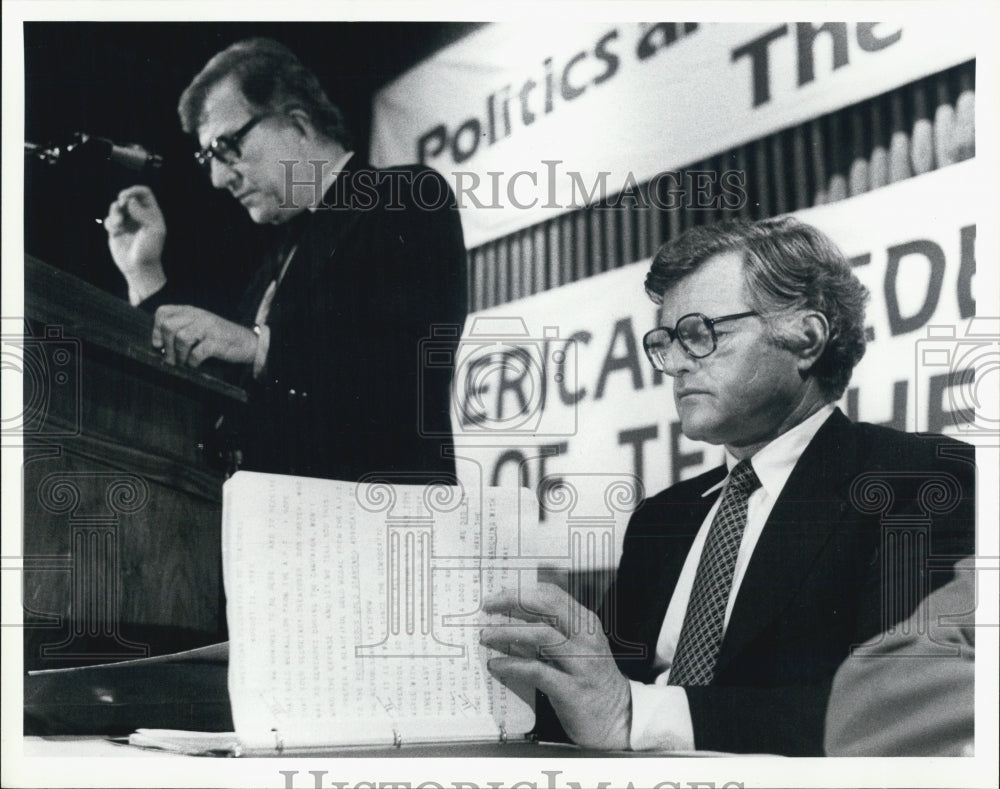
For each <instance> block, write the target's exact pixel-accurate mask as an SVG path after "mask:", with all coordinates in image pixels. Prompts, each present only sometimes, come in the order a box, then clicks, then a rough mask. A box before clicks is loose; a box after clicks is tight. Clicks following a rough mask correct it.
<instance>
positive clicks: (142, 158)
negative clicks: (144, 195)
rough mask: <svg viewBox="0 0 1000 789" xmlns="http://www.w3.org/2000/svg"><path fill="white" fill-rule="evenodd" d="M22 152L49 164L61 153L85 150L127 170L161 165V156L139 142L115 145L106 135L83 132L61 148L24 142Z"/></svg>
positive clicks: (58, 157)
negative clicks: (100, 135)
mask: <svg viewBox="0 0 1000 789" xmlns="http://www.w3.org/2000/svg"><path fill="white" fill-rule="evenodd" d="M24 152H25V154H30V155H33V156H35V157H36V158H38V159H40V160H41V161H44V162H48V163H49V164H56V163H57V162H58V161H59V159H60V158H61V157H62V156H63V154H73V153H76V152H80V153H84V152H86V153H87V154H89V155H94V154H96V156H97V157H98V158H101V159H106V160H107V161H110V162H114V163H115V164H120V165H121V166H122V167H127V168H128V169H129V170H145V169H147V168H148V169H151V170H156V169H159V168H160V167H162V166H163V157H162V156H159V155H157V154H155V153H150V152H149V151H147V150H146V149H145V148H143V147H142V146H141V145H139V144H136V143H133V144H131V145H117V144H115V143H114V142H112V141H111V140H109V139H107V138H106V137H94V136H92V135H90V134H84V133H83V132H77V133H76V134H74V135H73V139H72V141H71V142H70V143H68V144H67V145H65V146H63V147H62V148H60V147H59V146H49V147H48V148H44V147H42V146H40V145H35V144H33V143H28V142H26V143H25V144H24Z"/></svg>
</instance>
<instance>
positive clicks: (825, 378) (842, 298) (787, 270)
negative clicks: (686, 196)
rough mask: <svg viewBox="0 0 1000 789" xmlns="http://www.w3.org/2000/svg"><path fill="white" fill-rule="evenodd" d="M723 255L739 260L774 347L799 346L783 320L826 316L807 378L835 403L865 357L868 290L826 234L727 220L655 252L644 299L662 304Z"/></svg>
mask: <svg viewBox="0 0 1000 789" xmlns="http://www.w3.org/2000/svg"><path fill="white" fill-rule="evenodd" d="M725 252H739V253H742V255H743V272H744V282H745V283H746V289H747V296H748V299H749V302H750V305H751V306H752V307H753V309H754V310H756V311H757V312H759V313H761V314H762V315H763V316H764V317H765V319H766V323H767V326H768V331H769V333H770V335H771V338H772V340H773V341H774V342H775V343H776V344H778V345H779V346H781V347H784V348H789V349H791V350H795V349H796V348H797V346H798V340H797V339H796V335H793V334H792V333H791V332H790V331H789V330H788V327H787V325H786V322H785V321H784V320H782V319H783V318H785V317H788V316H790V315H791V314H793V313H794V312H796V311H798V310H802V309H809V310H816V311H817V312H820V313H822V314H823V315H825V316H826V319H827V322H828V323H829V325H830V334H829V338H828V340H827V344H826V348H825V350H824V351H823V354H822V355H821V356H820V358H819V359H817V360H816V363H815V364H814V365H813V367H812V369H811V371H810V372H811V374H812V375H814V376H816V379H817V382H818V383H819V385H820V389H821V390H822V392H823V394H824V395H825V396H826V397H827V399H828V400H830V401H833V400H836V399H838V398H839V397H840V396H841V395H842V394H843V393H844V390H845V389H846V388H847V383H848V381H850V379H851V372H852V371H853V370H854V366H855V365H856V364H857V363H858V362H859V361H861V357H862V356H864V354H865V328H864V321H865V304H866V303H867V301H868V289H867V288H865V286H864V285H862V284H861V282H859V281H858V278H857V277H855V276H854V273H853V272H852V271H851V266H850V264H849V263H848V262H847V260H846V258H845V257H844V254H843V253H842V252H841V251H840V250H839V249H838V248H837V245H836V244H834V243H833V241H831V240H830V239H829V238H828V237H827V236H826V235H824V234H823V233H821V232H820V231H819V230H817V229H816V228H814V227H812V226H810V225H807V224H805V223H804V222H800V221H799V220H797V219H795V218H793V217H776V218H774V219H765V220H762V221H760V222H749V221H746V220H727V221H724V222H718V223H716V224H713V225H705V226H698V227H693V228H691V229H690V230H688V231H686V232H684V233H682V234H681V235H680V236H678V237H677V238H676V239H675V240H673V241H671V242H669V243H667V244H664V245H663V246H662V247H660V249H659V251H658V252H657V253H656V255H655V256H654V257H653V264H652V266H651V267H650V269H649V274H647V275H646V293H648V294H649V297H650V298H651V299H652V300H653V301H654V302H656V303H657V304H662V303H663V296H664V294H665V293H666V292H667V290H669V289H670V288H671V287H673V286H674V285H676V284H677V283H678V282H679V281H680V280H682V279H683V278H684V277H686V276H688V275H689V274H691V273H692V272H694V271H695V270H696V269H697V268H698V267H699V266H701V265H702V263H704V262H705V261H706V260H708V259H709V258H711V257H714V256H715V255H718V254H721V253H725ZM709 317H711V316H709Z"/></svg>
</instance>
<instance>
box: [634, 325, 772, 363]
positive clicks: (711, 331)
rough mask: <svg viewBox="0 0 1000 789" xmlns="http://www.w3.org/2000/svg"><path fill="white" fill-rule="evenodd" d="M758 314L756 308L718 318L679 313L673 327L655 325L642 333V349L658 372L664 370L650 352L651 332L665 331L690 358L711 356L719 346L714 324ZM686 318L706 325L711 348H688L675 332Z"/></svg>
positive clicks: (667, 346)
mask: <svg viewBox="0 0 1000 789" xmlns="http://www.w3.org/2000/svg"><path fill="white" fill-rule="evenodd" d="M759 315H760V313H759V312H757V311H756V310H750V311H749V312H734V313H732V314H731V315H720V316H719V317H718V318H709V317H708V316H707V315H704V314H703V313H700V312H689V313H687V314H686V315H681V317H679V318H678V319H677V322H676V323H674V327H673V328H670V327H669V326H656V327H654V328H652V329H650V330H649V331H648V332H646V333H645V334H644V335H642V349H643V350H644V351H645V352H646V358H647V359H649V363H650V364H651V365H653V368H654V369H656V370H659V371H660V372H664V369H663V367H660V366H659V365H657V363H656V362H655V361H654V359H653V354H652V353H651V352H650V349H649V344H648V339H649V336H650V335H651V334H653V332H658V331H665V332H666V333H667V337H669V338H670V342H671V343H672V342H675V341H676V342H678V343H680V346H681V348H682V349H683V350H684V353H686V354H687V355H688V356H689V357H690V358H692V359H704V358H705V357H706V356H711V355H712V354H713V353H715V351H716V349H717V348H718V347H719V338H718V336H717V335H716V333H715V326H716V324H718V323H724V322H726V321H735V320H739V319H740V318H750V317H753V316H759ZM688 318H700V319H701V322H702V323H703V324H704V325H705V326H707V327H708V333H709V336H710V337H711V338H712V349H711V350H710V351H708V352H707V353H703V354H696V353H694V352H693V351H692V350H691V349H690V348H688V346H687V344H686V343H685V342H684V339H683V338H682V337H681V336H680V335H679V334H678V333H677V327H678V326H680V325H681V323H683V322H684V321H686V320H687V319H688ZM669 347H670V346H669V345H666V346H665V348H669ZM665 366H666V365H664V367H665Z"/></svg>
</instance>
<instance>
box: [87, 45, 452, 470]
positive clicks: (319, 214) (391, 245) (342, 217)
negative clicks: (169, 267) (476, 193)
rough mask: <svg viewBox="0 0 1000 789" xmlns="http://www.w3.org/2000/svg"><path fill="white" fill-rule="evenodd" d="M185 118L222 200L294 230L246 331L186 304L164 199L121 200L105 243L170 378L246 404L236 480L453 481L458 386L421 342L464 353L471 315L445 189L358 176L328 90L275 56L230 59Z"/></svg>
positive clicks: (210, 69)
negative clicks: (425, 359) (396, 477)
mask: <svg viewBox="0 0 1000 789" xmlns="http://www.w3.org/2000/svg"><path fill="white" fill-rule="evenodd" d="M178 111H179V114H180V119H181V124H182V126H183V128H184V130H185V131H186V132H189V133H191V134H194V135H196V136H197V138H198V145H199V148H200V150H198V152H197V153H196V158H197V160H198V162H199V163H200V164H201V165H202V167H203V168H204V170H205V173H206V175H207V177H208V179H209V180H210V182H211V184H212V186H213V187H215V188H216V189H225V190H226V191H228V192H229V193H230V194H231V195H232V196H233V198H234V199H235V200H238V201H239V202H240V204H241V205H242V206H243V207H244V208H245V209H246V211H247V214H248V215H249V217H250V219H251V220H252V221H253V222H255V223H258V224H275V225H280V226H281V227H282V228H283V230H284V231H285V232H284V234H283V236H284V240H283V243H281V244H280V247H279V248H278V249H277V250H274V251H273V252H272V253H271V254H268V255H265V259H264V260H263V262H262V261H255V262H253V263H252V265H253V266H255V267H257V271H256V274H255V275H254V276H253V277H252V279H251V282H250V285H249V287H248V288H247V291H246V293H245V295H244V297H243V299H242V301H241V304H240V308H239V315H240V320H239V321H238V322H232V321H229V320H226V319H224V318H222V317H220V316H218V315H215V314H213V313H211V312H208V311H206V310H203V309H199V308H197V307H194V306H191V305H188V304H184V303H178V301H177V299H176V298H175V296H174V293H173V289H172V287H171V283H170V282H169V281H168V279H167V276H166V275H165V273H164V269H163V265H162V252H163V246H164V240H165V238H166V232H167V228H166V225H165V221H164V218H163V214H162V212H161V211H160V209H159V206H158V205H157V202H156V198H155V196H154V195H153V193H152V191H151V190H150V189H149V188H147V187H145V186H133V187H131V188H128V189H125V190H123V191H122V192H121V193H119V195H118V197H117V199H116V200H115V201H114V202H112V204H111V205H110V207H109V209H108V215H107V218H106V220H105V222H104V226H105V228H106V230H107V232H108V244H109V247H110V249H111V254H112V256H113V258H114V260H115V263H116V264H117V266H118V268H119V269H120V270H121V272H122V274H123V275H124V277H125V279H126V282H127V284H128V290H129V300H130V301H131V302H132V304H133V305H136V306H140V307H142V308H143V309H146V310H149V311H155V322H154V327H153V333H152V344H153V346H154V347H156V348H158V349H159V350H160V352H161V353H162V355H163V360H164V362H165V363H166V364H171V365H186V366H189V367H198V366H199V365H201V364H202V363H203V362H205V361H207V360H209V359H215V360H220V361H221V362H225V363H227V364H228V365H229V366H231V367H232V369H233V372H234V375H235V376H237V377H238V378H239V380H240V381H241V384H242V385H243V386H244V387H245V388H246V389H247V392H248V399H249V404H248V407H247V409H246V410H245V412H244V413H242V414H241V415H239V416H238V417H237V418H232V417H230V418H229V419H228V421H227V422H225V423H224V424H225V427H226V429H227V433H228V435H229V437H230V439H229V440H230V441H231V447H232V450H233V451H232V452H231V453H230V454H231V458H232V462H231V468H235V467H242V468H245V469H249V470H254V471H264V472H272V473H284V474H297V475H303V476H315V477H330V478H336V479H342V480H354V479H359V478H360V477H362V476H364V475H366V474H368V473H371V472H387V473H392V472H421V473H425V474H430V475H434V474H444V475H446V476H448V477H450V476H453V474H454V460H453V459H452V458H450V457H447V456H446V455H447V454H448V453H446V452H444V451H443V446H442V443H441V439H440V438H439V437H440V436H447V435H448V434H449V432H450V428H449V424H450V423H449V392H450V380H449V377H448V376H445V375H442V374H441V372H440V370H436V371H435V372H434V374H433V375H429V374H425V373H426V372H427V371H424V370H421V364H422V354H421V342H422V341H425V340H429V339H430V338H432V337H433V338H434V340H435V343H436V348H438V349H441V348H443V347H444V346H446V345H448V344H449V343H450V345H451V347H452V350H454V348H455V347H457V344H458V341H459V337H460V334H461V328H462V324H463V322H464V320H465V314H466V254H465V245H464V242H463V238H462V228H461V224H460V221H459V216H458V211H457V207H456V203H455V198H454V195H453V194H452V192H451V190H450V188H449V187H448V185H447V183H446V182H445V180H444V179H443V178H442V177H441V176H440V175H439V174H437V173H436V172H434V171H433V170H429V169H428V168H424V167H420V166H408V167H401V168H397V169H394V170H392V171H380V170H375V169H374V168H372V167H371V166H370V165H368V164H367V163H365V162H362V161H360V160H359V159H358V157H357V156H355V155H354V154H353V153H352V143H351V136H350V134H349V132H348V131H347V129H346V128H345V126H344V120H343V116H342V114H341V112H340V110H339V109H338V108H337V107H336V106H335V105H333V104H332V103H331V102H330V100H329V99H328V98H327V96H326V94H325V93H324V91H323V89H322V87H321V86H320V83H319V80H318V79H317V78H316V76H315V74H313V73H312V72H310V71H309V70H308V69H306V67H305V66H304V65H303V64H302V63H301V62H300V61H299V59H298V58H297V57H296V56H295V55H294V54H293V53H292V52H291V51H289V50H288V49H287V48H286V47H285V46H283V45H282V44H280V43H278V42H276V41H273V40H269V39H250V40H246V41H241V42H238V43H236V44H233V45H232V46H230V47H229V48H227V49H225V50H224V51H222V52H220V53H218V54H217V55H215V56H214V57H213V58H212V59H211V60H210V61H209V62H208V64H207V65H206V66H205V67H204V68H203V69H202V71H201V72H200V73H199V74H198V75H197V76H196V77H195V78H194V80H193V81H192V82H191V84H190V85H189V86H188V87H187V89H186V90H185V91H184V93H183V95H182V96H181V99H180V104H179V107H178ZM248 265H251V264H249V263H248ZM453 355H454V354H452V356H453Z"/></svg>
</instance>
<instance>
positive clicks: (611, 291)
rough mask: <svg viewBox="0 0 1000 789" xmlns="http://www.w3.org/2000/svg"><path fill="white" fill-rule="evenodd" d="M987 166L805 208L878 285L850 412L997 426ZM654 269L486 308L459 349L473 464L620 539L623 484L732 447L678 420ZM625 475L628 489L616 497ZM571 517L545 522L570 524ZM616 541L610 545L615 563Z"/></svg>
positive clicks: (955, 169)
mask: <svg viewBox="0 0 1000 789" xmlns="http://www.w3.org/2000/svg"><path fill="white" fill-rule="evenodd" d="M982 181H983V179H982V178H981V177H980V173H979V170H978V169H977V163H976V161H975V160H971V161H968V162H964V163H961V164H957V165H953V166H950V167H947V168H945V169H942V170H938V171H935V172H933V173H928V174H926V175H922V176H919V177H916V178H913V179H910V180H908V181H904V182H901V183H898V184H896V185H893V186H889V187H885V188H882V189H879V190H877V191H875V192H870V193H868V194H865V195H862V196H859V197H855V198H852V199H850V200H846V201H843V202H840V203H835V204H830V205H826V206H821V207H817V208H812V209H809V210H806V211H802V212H799V213H798V214H796V215H797V216H798V217H800V218H801V219H802V220H803V221H805V222H808V223H810V224H812V225H815V226H816V227H818V228H820V229H821V230H823V231H824V232H826V233H828V234H829V235H830V236H831V237H832V238H833V239H834V241H835V242H837V243H838V245H839V246H840V247H841V249H842V250H843V251H844V253H845V254H846V255H847V256H848V257H849V258H850V259H851V262H852V264H853V265H854V267H855V272H856V274H857V276H858V278H859V279H860V280H861V281H862V282H863V283H864V285H865V286H866V287H867V288H868V289H869V291H870V293H871V301H870V304H869V307H868V314H867V326H868V327H869V330H870V333H871V334H872V335H873V339H872V340H871V341H870V342H869V344H868V350H867V353H866V354H865V357H864V359H862V361H861V363H860V364H859V365H858V367H857V368H856V369H855V373H854V376H853V378H852V381H851V384H850V386H849V389H848V391H847V392H846V394H845V396H844V397H843V398H842V400H841V401H840V406H841V408H842V409H843V410H844V411H845V412H846V413H847V414H848V415H849V416H850V417H852V418H853V419H856V420H860V421H867V422H876V423H885V424H888V425H890V426H892V427H896V428H898V429H901V430H907V431H914V430H917V431H932V432H946V433H950V434H953V435H956V436H958V437H960V438H962V439H963V440H970V441H975V440H976V439H977V438H978V437H979V436H986V437H988V438H990V437H991V440H993V441H994V442H995V441H996V436H997V434H998V427H1000V425H998V424H997V421H996V417H997V407H996V404H995V403H994V404H993V405H992V406H990V405H989V403H988V402H987V403H984V402H982V396H981V394H977V392H981V391H982V390H983V386H985V379H984V377H983V376H985V375H987V374H992V375H993V377H994V378H995V376H996V372H997V369H998V363H1000V351H998V347H997V342H998V339H1000V337H998V331H1000V328H998V322H997V319H996V318H992V319H990V320H987V319H984V318H975V317H974V316H975V315H976V312H977V305H976V301H975V295H974V291H973V286H974V276H973V275H974V273H975V267H976V256H975V242H976V215H977V212H978V210H979V209H978V206H980V205H982V202H981V197H982V195H979V194H978V193H977V191H976V185H977V184H979V183H981V182H982ZM959 198H963V199H959ZM648 268H649V262H648V261H642V262H638V263H634V264H632V265H630V266H626V267H624V268H621V269H617V270H615V271H611V272H607V273H604V274H600V275H597V276H594V277H591V278H589V279H586V280H582V281H579V282H575V283H573V284H570V285H566V286H564V287H561V288H558V289H556V290H552V291H548V292H546V293H541V294H537V295H535V296H531V297H529V298H526V299H523V300H521V301H518V302H514V303H511V304H508V305H505V306H502V307H496V308H493V309H490V310H486V311H483V312H479V313H475V314H473V315H471V316H470V317H469V319H468V321H467V323H466V327H465V333H464V335H463V340H462V344H461V348H460V352H459V357H458V359H457V364H456V379H455V390H454V392H455V397H454V403H453V427H454V430H455V435H456V436H457V438H456V451H457V455H458V458H459V463H458V468H459V475H460V477H461V478H463V480H469V481H477V480H478V481H480V482H483V483H485V484H491V485H498V484H499V485H521V486H524V487H527V488H531V489H534V490H535V491H536V492H537V494H538V496H539V498H540V500H541V503H542V504H543V506H548V505H552V506H555V507H556V508H557V509H558V507H559V506H569V505H565V501H566V499H567V497H568V496H569V495H570V493H569V491H575V493H574V494H573V495H577V496H578V498H579V499H580V500H579V501H578V502H577V503H576V504H575V505H574V506H577V507H584V506H586V507H589V508H590V510H591V511H592V512H591V515H590V516H589V517H590V518H591V520H595V519H599V518H600V517H604V518H605V519H606V520H608V521H609V523H610V521H611V520H613V521H614V524H615V526H614V532H615V540H616V541H617V546H616V550H617V548H618V547H620V543H621V538H622V534H623V533H624V527H625V525H626V524H627V521H628V513H629V512H630V511H631V509H632V508H633V507H634V503H635V501H634V499H630V497H629V496H623V495H622V491H623V487H622V486H628V485H631V486H633V487H634V488H635V490H636V491H637V492H638V491H645V494H646V495H652V494H654V493H656V492H657V491H659V490H661V489H663V488H665V487H667V486H669V485H671V484H673V483H674V482H676V481H678V480H680V479H684V478H688V477H691V476H694V475H696V474H700V473H701V472H703V471H707V470H708V469H710V468H712V467H714V466H716V465H719V464H720V463H721V462H722V461H723V451H722V448H721V447H718V446H710V445H706V444H700V443H696V442H693V441H690V440H689V439H687V438H685V436H684V435H683V434H682V433H681V429H680V423H679V421H678V418H677V413H676V410H675V408H674V403H673V397H672V384H671V380H670V379H669V378H668V377H667V376H664V375H661V374H658V373H656V372H655V371H654V370H653V368H652V367H651V365H650V364H649V362H648V360H647V359H646V357H645V353H644V352H643V349H642V336H643V334H644V333H645V332H647V331H648V330H649V329H651V328H653V327H654V326H655V325H657V323H658V321H657V307H656V305H654V304H653V303H652V302H650V301H649V300H648V298H647V297H646V295H645V292H644V290H643V280H644V279H645V276H646V272H647V270H648ZM980 296H981V298H982V299H985V300H986V301H985V303H983V304H980V305H979V310H978V312H979V314H980V315H990V316H995V315H997V314H998V311H997V304H996V301H997V298H996V294H987V293H981V294H980ZM977 371H978V373H979V377H978V378H977ZM977 398H979V399H977ZM990 420H992V421H990ZM612 487H614V489H615V490H616V491H617V495H618V498H615V499H614V501H608V500H607V498H608V497H607V496H605V494H606V493H607V491H608V490H609V489H610V488H612ZM553 496H555V500H554V502H553V501H551V500H550V501H548V504H547V501H546V499H547V497H549V498H551V497H553ZM587 497H589V503H587V504H586V505H584V504H583V503H582V502H583V500H584V499H585V498H587ZM612 498H613V497H612ZM561 518H562V516H559V517H555V516H553V515H551V514H550V515H549V518H548V522H549V523H560V524H561V525H560V526H559V527H558V528H559V529H561V530H563V531H564V521H563V520H562V519H561ZM545 523H546V514H545V513H544V512H543V519H542V525H541V526H540V529H541V531H542V534H541V535H534V536H533V537H532V540H527V542H532V544H534V542H533V541H534V540H536V539H537V541H538V542H537V544H538V545H539V546H541V547H539V548H538V550H540V551H542V552H543V553H553V552H554V551H556V550H557V548H553V547H552V544H551V543H549V542H547V540H549V539H554V540H556V543H557V544H559V545H563V544H564V543H565V538H564V536H563V532H562V531H560V533H558V534H555V533H551V534H549V535H547V536H546V535H545V534H544V530H545ZM563 550H564V551H565V548H563ZM609 556H610V553H609V554H608V555H606V556H604V557H603V558H601V557H597V558H598V559H599V560H600V561H601V562H604V563H605V566H613V565H614V563H615V562H617V554H615V556H614V557H613V559H610V558H609Z"/></svg>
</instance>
